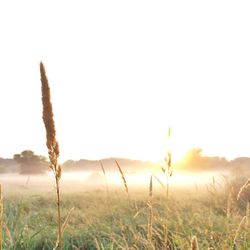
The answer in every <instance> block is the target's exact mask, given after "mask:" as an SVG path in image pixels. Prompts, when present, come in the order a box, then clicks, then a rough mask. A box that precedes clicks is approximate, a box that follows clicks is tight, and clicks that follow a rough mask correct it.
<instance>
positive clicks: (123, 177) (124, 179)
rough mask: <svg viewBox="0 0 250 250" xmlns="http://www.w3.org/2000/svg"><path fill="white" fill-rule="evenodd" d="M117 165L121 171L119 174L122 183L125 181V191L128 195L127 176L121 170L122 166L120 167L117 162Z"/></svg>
mask: <svg viewBox="0 0 250 250" xmlns="http://www.w3.org/2000/svg"><path fill="white" fill-rule="evenodd" d="M115 163H116V166H117V168H118V170H119V172H120V174H121V178H122V181H123V185H124V188H125V191H126V193H127V194H128V185H127V181H126V178H125V175H124V173H123V171H122V168H121V166H120V164H119V163H118V161H117V160H115Z"/></svg>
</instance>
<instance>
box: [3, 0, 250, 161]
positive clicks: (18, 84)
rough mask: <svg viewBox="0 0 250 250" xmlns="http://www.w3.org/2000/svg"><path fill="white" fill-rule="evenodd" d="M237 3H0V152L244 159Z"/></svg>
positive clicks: (249, 8) (243, 13)
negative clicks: (49, 125)
mask: <svg viewBox="0 0 250 250" xmlns="http://www.w3.org/2000/svg"><path fill="white" fill-rule="evenodd" d="M249 12H250V2H249V1H228V0H227V1H221V0H215V1H214V0H210V1H200V0H199V1H198V0H197V1H192V0H191V1H178V0H177V1H147V0H143V1H139V0H138V1H137V0H131V1H130V0H127V1H119V0H114V1H108V0H107V1H103V0H102V1H95V0H93V1H76V0H70V1H69V0H68V1H66V0H65V1H63V0H60V1H56V0H54V1H48V0H43V1H27V0H23V1H13V0H8V1H5V0H2V1H0V34H1V40H0V114H1V122H0V156H1V157H12V156H13V154H16V153H20V152H22V151H23V150H25V149H31V150H33V151H35V153H37V154H42V155H46V154H47V149H46V144H45V141H46V137H45V129H44V124H43V121H42V103H41V83H40V73H39V62H40V61H43V62H44V65H45V68H46V72H47V76H48V79H49V83H50V87H51V97H52V103H53V109H54V118H55V124H56V129H57V139H58V141H59V145H60V151H61V160H62V161H64V160H66V159H75V160H77V159H80V158H85V159H100V158H106V157H125V158H132V159H142V160H152V161H157V160H161V159H162V158H164V155H165V153H166V150H167V147H168V146H167V145H168V140H167V134H168V128H169V127H171V130H172V136H171V148H172V154H173V157H174V158H176V159H177V158H178V157H180V156H181V155H182V154H184V153H185V152H186V151H187V150H188V149H190V148H197V147H199V148H202V149H203V152H204V154H206V155H218V156H225V157H227V158H228V159H232V158H235V157H238V156H250V115H249V113H250V98H249V97H250V91H249V86H250V33H249V26H250V15H249Z"/></svg>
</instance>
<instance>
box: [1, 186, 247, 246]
mask: <svg viewBox="0 0 250 250" xmlns="http://www.w3.org/2000/svg"><path fill="white" fill-rule="evenodd" d="M147 198H148V197H147V194H145V193H144V194H143V193H139V192H137V193H135V194H131V195H130V198H129V199H128V196H126V194H124V193H122V192H115V191H111V195H110V196H109V198H108V199H107V197H106V195H105V192H104V191H101V190H96V191H89V192H87V191H86V192H81V193H80V192H78V193H71V194H70V193H64V194H63V195H62V215H63V218H65V217H66V215H67V212H68V211H69V210H70V209H71V208H72V207H74V208H75V209H74V210H73V212H72V214H71V217H70V219H69V223H68V226H67V228H66V231H65V234H64V239H63V249H90V250H91V249H98V247H99V249H168V248H167V247H166V245H169V246H170V245H171V247H172V248H169V249H189V247H190V240H191V238H192V236H193V235H196V236H197V238H198V243H199V247H200V249H208V248H209V247H210V249H232V245H233V238H234V235H235V231H236V230H237V227H238V224H239V223H240V220H241V218H242V216H243V215H244V213H245V208H244V206H245V202H244V201H242V202H241V203H240V204H236V205H235V208H234V213H233V216H232V218H229V219H227V217H226V209H227V207H226V206H227V195H226V194H223V193H220V194H219V193H216V194H211V193H209V192H201V193H198V192H195V191H192V192H191V191H190V192H189V191H176V192H175V195H174V197H173V193H172V195H171V196H170V199H169V200H168V201H167V200H166V198H165V196H164V195H163V194H157V195H155V196H154V197H153V237H152V244H150V242H149V241H148V240H147V225H148V206H147ZM55 207H56V203H55V197H54V195H52V194H49V193H43V194H42V195H41V194H38V195H34V194H32V193H31V194H29V193H23V194H21V195H15V194H13V193H12V194H9V195H8V194H6V196H5V198H4V224H5V226H4V242H3V249H17V250H22V249H39V250H41V249H52V248H53V247H54V244H55V241H56V236H57V235H56V233H57V224H56V221H57V220H56V218H57V217H56V216H57V215H56V210H55ZM166 232H167V233H166ZM166 242H167V243H166ZM164 246H165V247H164ZM238 249H250V230H249V229H248V230H247V229H245V230H243V231H242V233H241V234H240V238H239V241H238Z"/></svg>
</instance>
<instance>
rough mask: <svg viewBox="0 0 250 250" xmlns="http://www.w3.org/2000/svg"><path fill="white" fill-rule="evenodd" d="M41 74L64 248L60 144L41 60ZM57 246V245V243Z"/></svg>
mask: <svg viewBox="0 0 250 250" xmlns="http://www.w3.org/2000/svg"><path fill="white" fill-rule="evenodd" d="M40 74H41V83H42V104H43V122H44V125H45V129H46V139H47V141H46V145H47V148H48V155H49V160H50V168H51V169H52V171H53V173H54V176H55V181H56V195H57V215H58V239H59V240H58V244H59V249H60V250H62V227H61V211H60V188H59V181H60V178H61V166H60V165H59V164H58V157H59V144H58V142H57V141H56V129H55V123H54V115H53V110H52V104H51V100H50V87H49V82H48V79H47V76H46V72H45V68H44V65H43V63H42V62H40ZM56 248H57V245H56Z"/></svg>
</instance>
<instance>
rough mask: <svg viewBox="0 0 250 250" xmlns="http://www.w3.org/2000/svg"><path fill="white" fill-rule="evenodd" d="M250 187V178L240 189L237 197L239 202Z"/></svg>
mask: <svg viewBox="0 0 250 250" xmlns="http://www.w3.org/2000/svg"><path fill="white" fill-rule="evenodd" d="M249 186H250V178H249V179H248V180H247V181H246V182H245V184H244V185H243V186H242V187H241V188H240V191H239V193H238V196H237V200H239V199H240V198H241V197H242V196H243V195H244V194H245V192H246V191H247V189H248V188H249Z"/></svg>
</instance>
